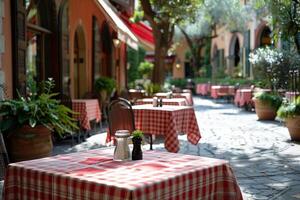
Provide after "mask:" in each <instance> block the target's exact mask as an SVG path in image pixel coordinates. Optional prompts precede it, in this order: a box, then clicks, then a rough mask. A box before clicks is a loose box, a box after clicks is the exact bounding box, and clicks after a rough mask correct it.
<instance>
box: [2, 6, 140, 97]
mask: <svg viewBox="0 0 300 200" xmlns="http://www.w3.org/2000/svg"><path fill="white" fill-rule="evenodd" d="M0 6H1V7H0V8H1V9H0V84H1V85H3V86H2V89H1V90H2V91H0V92H2V93H0V94H3V91H4V90H5V91H6V95H7V96H8V97H11V98H12V97H16V95H17V92H16V91H17V90H18V91H19V92H20V93H23V94H24V93H26V83H27V82H28V81H30V80H34V81H37V82H39V81H41V80H45V79H47V78H49V77H51V78H53V79H54V80H55V83H56V88H55V91H57V92H60V93H64V94H66V95H70V96H71V97H72V98H82V97H83V96H84V95H85V94H86V93H88V92H91V91H93V85H94V81H95V79H96V78H98V77H100V76H107V77H111V78H113V79H115V80H116V82H117V89H118V90H121V89H123V88H125V86H126V64H127V60H126V49H127V46H131V47H132V48H137V42H138V40H137V38H136V37H135V35H134V34H133V33H132V32H131V31H130V30H129V28H128V27H127V26H126V24H125V23H124V22H123V21H122V20H121V18H120V15H121V14H119V13H122V12H126V13H127V14H128V15H130V14H132V12H133V8H134V1H133V0H129V1H128V0H127V1H124V0H119V1H117V0H114V1H111V2H109V1H107V0H84V1H82V0H15V1H9V0H0ZM117 9H118V10H117ZM3 88H5V89H3Z"/></svg>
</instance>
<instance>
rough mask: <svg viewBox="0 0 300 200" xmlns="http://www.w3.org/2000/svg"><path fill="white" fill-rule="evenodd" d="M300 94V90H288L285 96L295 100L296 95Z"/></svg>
mask: <svg viewBox="0 0 300 200" xmlns="http://www.w3.org/2000/svg"><path fill="white" fill-rule="evenodd" d="M298 96H299V92H286V93H285V98H287V99H288V100H289V101H293V100H295V98H296V97H298Z"/></svg>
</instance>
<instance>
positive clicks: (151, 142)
mask: <svg viewBox="0 0 300 200" xmlns="http://www.w3.org/2000/svg"><path fill="white" fill-rule="evenodd" d="M152 145H153V138H152V135H151V134H150V150H153V147H152Z"/></svg>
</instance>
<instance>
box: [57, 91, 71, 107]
mask: <svg viewBox="0 0 300 200" xmlns="http://www.w3.org/2000/svg"><path fill="white" fill-rule="evenodd" d="M59 97H60V103H61V104H62V105H64V106H66V107H68V108H70V109H71V110H72V99H71V97H70V96H68V95H66V94H60V96H59Z"/></svg>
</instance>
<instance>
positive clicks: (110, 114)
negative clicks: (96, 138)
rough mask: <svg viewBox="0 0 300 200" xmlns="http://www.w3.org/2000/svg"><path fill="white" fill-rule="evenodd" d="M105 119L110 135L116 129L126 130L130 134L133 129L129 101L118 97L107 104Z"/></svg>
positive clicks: (132, 115)
mask: <svg viewBox="0 0 300 200" xmlns="http://www.w3.org/2000/svg"><path fill="white" fill-rule="evenodd" d="M107 119H108V127H109V132H110V135H111V136H114V134H115V132H116V131H117V130H128V131H129V132H130V134H131V133H132V132H133V131H134V130H135V124H134V114H133V110H132V107H131V103H130V102H129V101H128V100H126V99H123V98H118V99H116V100H113V101H112V102H111V103H110V104H109V105H108V108H107Z"/></svg>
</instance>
